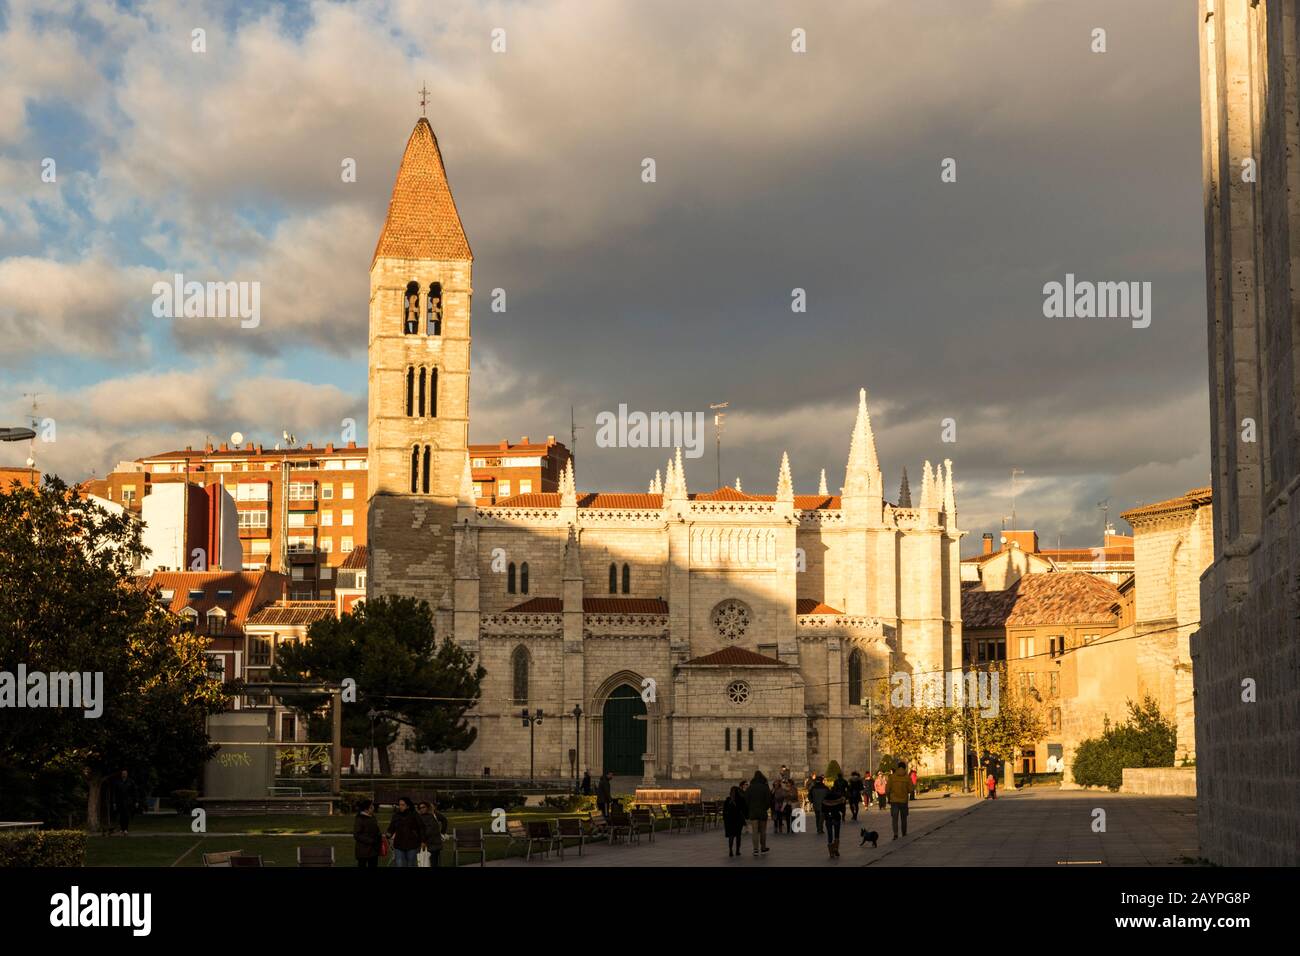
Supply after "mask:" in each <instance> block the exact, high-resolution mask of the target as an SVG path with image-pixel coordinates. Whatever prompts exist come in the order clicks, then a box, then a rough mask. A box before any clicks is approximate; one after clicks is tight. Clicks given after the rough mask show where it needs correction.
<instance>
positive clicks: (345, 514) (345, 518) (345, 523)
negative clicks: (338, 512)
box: [343, 509, 352, 528]
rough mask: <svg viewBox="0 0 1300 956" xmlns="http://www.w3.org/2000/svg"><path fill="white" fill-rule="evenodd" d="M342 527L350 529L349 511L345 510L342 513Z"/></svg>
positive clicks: (350, 514)
mask: <svg viewBox="0 0 1300 956" xmlns="http://www.w3.org/2000/svg"><path fill="white" fill-rule="evenodd" d="M343 527H345V528H350V527H352V512H351V510H348V509H345V510H344V512H343Z"/></svg>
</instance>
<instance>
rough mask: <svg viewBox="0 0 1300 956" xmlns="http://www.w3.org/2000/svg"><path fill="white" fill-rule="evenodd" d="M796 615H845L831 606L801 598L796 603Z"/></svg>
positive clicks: (813, 599)
mask: <svg viewBox="0 0 1300 956" xmlns="http://www.w3.org/2000/svg"><path fill="white" fill-rule="evenodd" d="M794 613H796V614H843V613H844V612H843V611H838V610H836V609H835V608H833V607H831V606H830V605H829V604H823V603H822V602H821V601H818V600H816V599H815V598H799V599H798V600H797V601H795V602H794Z"/></svg>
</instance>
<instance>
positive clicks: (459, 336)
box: [367, 117, 474, 607]
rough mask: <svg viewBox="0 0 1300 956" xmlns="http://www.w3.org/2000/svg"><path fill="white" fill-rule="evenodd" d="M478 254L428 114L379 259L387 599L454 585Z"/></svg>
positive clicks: (374, 274) (374, 442)
mask: <svg viewBox="0 0 1300 956" xmlns="http://www.w3.org/2000/svg"><path fill="white" fill-rule="evenodd" d="M473 261H474V255H473V253H472V252H471V251H470V247H469V241H468V240H467V239H466V238H465V229H464V227H463V226H462V225H461V221H460V214H459V213H458V212H457V211H456V201H455V200H454V199H453V198H452V195H451V186H450V185H449V184H448V182H447V171H446V168H445V167H444V165H443V162H442V153H441V151H440V150H439V149H438V140H437V137H435V136H434V134H433V128H432V127H431V126H430V125H429V121H428V120H427V119H425V118H424V117H421V118H420V120H419V121H418V122H417V123H416V124H415V129H414V130H413V131H412V133H411V138H410V139H409V140H408V141H407V143H406V152H405V153H404V154H403V155H402V162H401V165H400V166H399V167H398V170H397V181H396V182H395V183H394V184H393V195H392V198H391V199H390V200H389V203H388V218H387V219H386V221H385V222H384V228H383V230H382V231H381V232H380V234H379V242H378V243H377V244H376V245H375V254H374V258H373V260H372V261H371V265H370V335H369V358H370V374H369V389H370V395H369V408H368V416H367V420H368V422H369V434H368V438H367V441H368V444H369V457H368V469H369V479H368V488H369V502H368V503H367V507H368V530H367V534H368V540H369V547H368V555H367V565H368V573H367V582H368V586H369V593H370V594H373V595H376V596H378V595H385V594H403V595H408V596H411V597H417V598H423V599H425V600H427V601H428V602H429V603H430V605H431V606H434V607H436V606H437V603H438V601H439V598H440V597H441V596H442V594H443V593H444V592H445V591H447V590H448V589H449V588H451V586H452V570H453V563H454V559H455V540H454V536H453V535H454V533H453V530H452V529H453V525H454V523H455V516H456V502H457V495H458V492H459V490H460V486H461V479H462V476H463V474H464V470H465V458H466V454H467V445H468V440H469V346H470V299H471V295H472V291H473V285H472V281H471V272H472V267H473Z"/></svg>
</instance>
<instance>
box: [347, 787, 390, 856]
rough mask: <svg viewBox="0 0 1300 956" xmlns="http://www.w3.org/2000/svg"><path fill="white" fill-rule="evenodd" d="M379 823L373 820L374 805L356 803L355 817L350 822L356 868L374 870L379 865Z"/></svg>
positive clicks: (380, 839) (364, 802)
mask: <svg viewBox="0 0 1300 956" xmlns="http://www.w3.org/2000/svg"><path fill="white" fill-rule="evenodd" d="M382 839H383V838H382V837H381V836H380V833H379V821H378V820H376V819H375V805H374V803H372V802H371V801H370V800H358V801H357V816H356V819H355V820H353V821H352V843H353V853H354V854H355V855H356V858H357V866H360V867H369V868H372V869H373V868H374V867H377V866H378V865H379V844H380V843H381V842H382Z"/></svg>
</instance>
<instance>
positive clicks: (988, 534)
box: [983, 531, 993, 554]
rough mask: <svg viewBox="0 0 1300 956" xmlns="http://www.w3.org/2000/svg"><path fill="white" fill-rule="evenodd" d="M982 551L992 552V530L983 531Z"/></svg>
mask: <svg viewBox="0 0 1300 956" xmlns="http://www.w3.org/2000/svg"><path fill="white" fill-rule="evenodd" d="M983 553H984V554H992V553H993V532H992V531H985V532H984V552H983Z"/></svg>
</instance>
